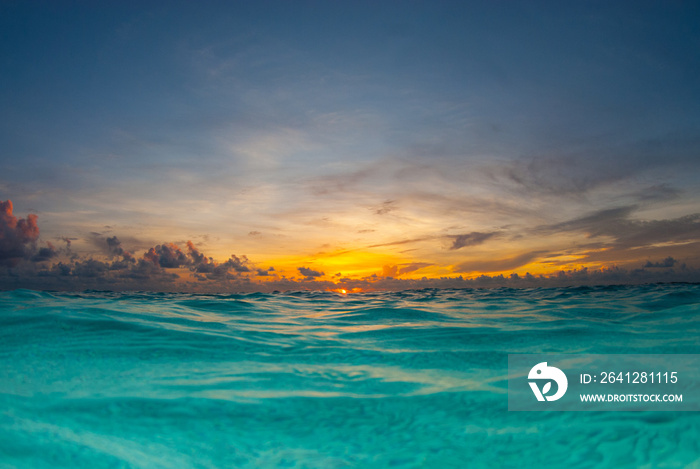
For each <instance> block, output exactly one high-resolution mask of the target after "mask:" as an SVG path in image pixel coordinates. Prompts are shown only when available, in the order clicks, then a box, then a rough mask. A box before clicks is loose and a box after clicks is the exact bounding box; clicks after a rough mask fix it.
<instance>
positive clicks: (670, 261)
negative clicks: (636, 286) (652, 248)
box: [644, 256, 678, 269]
mask: <svg viewBox="0 0 700 469" xmlns="http://www.w3.org/2000/svg"><path fill="white" fill-rule="evenodd" d="M677 262H678V261H677V260H676V259H674V258H673V257H671V256H668V257H667V258H666V259H664V260H662V261H660V262H654V263H652V262H651V261H647V263H646V264H644V268H645V269H665V268H668V267H673V266H674V265H676V263H677Z"/></svg>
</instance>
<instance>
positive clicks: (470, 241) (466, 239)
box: [450, 231, 498, 250]
mask: <svg viewBox="0 0 700 469" xmlns="http://www.w3.org/2000/svg"><path fill="white" fill-rule="evenodd" d="M496 234H498V232H496V231H492V232H489V233H481V232H478V231H472V232H471V233H466V234H461V235H456V236H453V238H454V241H453V242H452V246H451V247H450V249H451V250H456V249H461V248H463V247H466V246H476V245H478V244H481V243H483V242H485V241H486V240H488V239H490V238H493V237H494V236H495V235H496Z"/></svg>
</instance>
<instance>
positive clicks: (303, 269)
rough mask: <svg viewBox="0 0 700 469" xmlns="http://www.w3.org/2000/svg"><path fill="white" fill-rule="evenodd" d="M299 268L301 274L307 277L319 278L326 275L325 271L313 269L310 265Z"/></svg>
mask: <svg viewBox="0 0 700 469" xmlns="http://www.w3.org/2000/svg"><path fill="white" fill-rule="evenodd" d="M297 270H298V271H299V273H300V274H301V275H303V276H304V277H306V278H317V277H323V276H324V275H325V274H324V273H323V272H319V271H318V270H311V269H309V268H308V267H298V268H297Z"/></svg>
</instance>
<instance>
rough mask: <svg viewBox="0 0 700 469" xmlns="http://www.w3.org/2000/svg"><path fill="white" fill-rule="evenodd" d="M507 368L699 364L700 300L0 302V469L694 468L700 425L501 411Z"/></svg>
mask: <svg viewBox="0 0 700 469" xmlns="http://www.w3.org/2000/svg"><path fill="white" fill-rule="evenodd" d="M516 353H518V354H520V353H567V354H623V353H624V354H629V353H635V354H697V353H700V285H694V284H659V285H643V286H606V287H575V288H541V289H484V290H479V289H467V290H420V291H404V292H379V293H357V294H348V295H341V294H337V293H331V292H286V293H275V294H261V293H251V294H224V295H198V294H180V293H178V294H174V293H144V292H141V293H110V292H94V291H93V292H84V293H57V292H37V291H30V290H16V291H9V292H0V468H94V469H97V468H279V467H281V468H355V467H357V468H494V467H496V468H497V467H518V468H520V469H526V468H543V467H547V468H555V467H567V468H579V467H581V468H585V467H591V468H594V467H595V468H607V467H610V468H613V467H614V468H621V467H635V468H638V467H648V468H656V467H669V468H674V467H679V468H680V467H690V468H700V413H698V412H512V411H510V412H509V411H508V404H507V402H508V401H507V390H508V385H507V381H506V378H507V372H508V370H507V366H508V354H516ZM698 392H700V390H698Z"/></svg>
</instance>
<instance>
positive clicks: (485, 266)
mask: <svg viewBox="0 0 700 469" xmlns="http://www.w3.org/2000/svg"><path fill="white" fill-rule="evenodd" d="M544 252H545V251H532V252H526V253H524V254H520V255H519V256H513V257H507V258H502V259H490V260H479V261H469V262H464V263H462V264H460V265H458V266H457V267H455V269H454V271H455V272H463V273H469V272H500V271H503V270H511V269H517V268H518V267H522V266H524V265H526V264H528V263H530V262H532V261H533V260H535V259H537V258H538V257H540V256H541V255H542V254H544Z"/></svg>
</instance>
